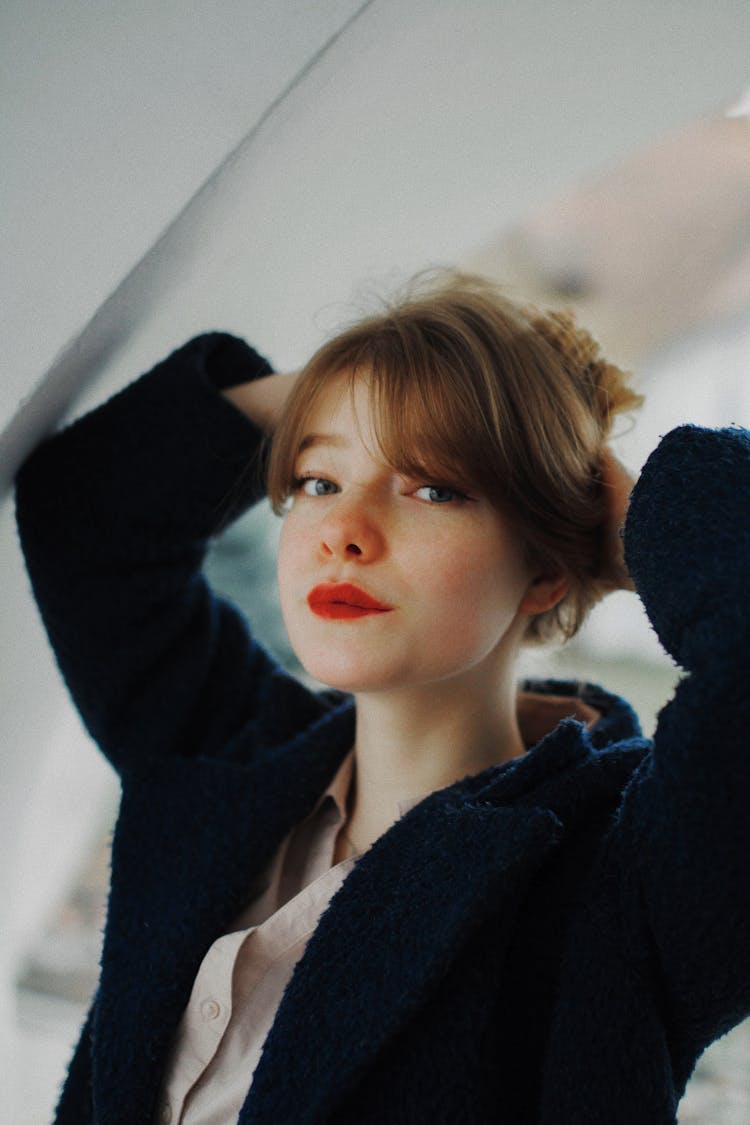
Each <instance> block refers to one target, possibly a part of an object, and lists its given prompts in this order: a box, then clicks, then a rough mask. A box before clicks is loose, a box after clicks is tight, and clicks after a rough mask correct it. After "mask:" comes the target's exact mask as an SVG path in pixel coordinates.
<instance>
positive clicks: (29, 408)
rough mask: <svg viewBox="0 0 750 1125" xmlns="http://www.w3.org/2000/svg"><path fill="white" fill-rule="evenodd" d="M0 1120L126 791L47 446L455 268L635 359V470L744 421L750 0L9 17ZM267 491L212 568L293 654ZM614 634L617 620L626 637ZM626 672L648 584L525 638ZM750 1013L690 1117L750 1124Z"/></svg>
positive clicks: (87, 972) (80, 989)
mask: <svg viewBox="0 0 750 1125" xmlns="http://www.w3.org/2000/svg"><path fill="white" fill-rule="evenodd" d="M0 31H2V35H0V58H2V82H3V115H2V119H0V135H1V136H2V148H3V152H4V154H5V158H4V168H3V176H4V181H5V183H4V200H5V206H4V208H3V211H2V213H1V214H0V238H1V239H2V247H3V264H4V267H5V268H4V278H5V292H4V294H3V300H2V303H1V306H2V311H1V312H0V317H1V318H2V325H3V329H4V331H3V341H4V356H5V361H6V368H5V371H4V372H3V378H2V380H0V429H2V434H1V435H0V502H1V503H2V510H1V511H0V558H1V559H2V574H3V589H2V594H1V595H0V629H1V630H2V633H1V635H2V640H3V643H2V646H1V647H0V692H1V693H2V694H1V697H0V716H2V718H0V748H1V750H2V755H3V786H2V789H1V790H0V850H1V852H2V855H3V857H4V860H5V862H4V864H3V866H2V869H1V870H0V910H1V911H2V917H1V918H0V1051H1V1052H2V1057H3V1061H4V1062H5V1061H6V1059H7V1065H5V1066H4V1068H3V1070H4V1073H5V1074H7V1075H12V1076H13V1077H14V1078H15V1084H14V1083H13V1082H6V1083H4V1084H3V1089H2V1092H1V1093H0V1097H3V1098H5V1099H6V1102H5V1103H4V1104H2V1105H0V1120H3V1121H4V1120H7V1121H9V1122H13V1125H32V1123H33V1125H37V1123H38V1122H41V1121H44V1120H47V1119H48V1117H49V1115H50V1113H51V1106H52V1104H53V1102H54V1100H55V1094H56V1088H57V1086H58V1084H59V1082H60V1080H61V1078H62V1074H63V1071H64V1068H65V1064H66V1061H67V1058H68V1056H69V1052H70V1049H71V1046H72V1044H73V1042H74V1040H75V1038H76V1035H77V1031H78V1025H79V1023H80V1020H81V1018H82V1014H83V1011H84V1007H85V1004H86V1002H87V999H88V996H89V994H90V991H91V988H92V987H93V983H94V980H95V976H96V968H97V956H98V952H97V951H98V941H99V932H100V929H101V922H102V918H103V915H104V909H105V898H106V872H107V839H108V834H109V831H110V828H111V824H112V818H113V815H114V809H115V806H116V799H117V793H116V788H115V785H114V781H113V779H112V776H111V774H110V772H109V770H108V768H107V767H106V765H104V763H103V762H102V761H101V759H100V757H99V755H98V754H97V753H96V751H95V749H94V748H93V747H92V746H91V744H90V742H89V740H88V737H87V736H86V734H85V732H84V731H83V730H82V729H81V727H80V723H79V722H78V719H77V717H76V715H75V713H74V712H73V710H72V708H71V705H70V703H69V701H68V698H67V696H66V694H65V691H64V689H63V687H62V685H61V684H60V682H59V678H58V675H57V672H56V669H55V666H54V661H53V658H52V656H51V654H50V652H49V649H48V647H47V644H46V641H45V639H44V636H43V633H42V629H41V626H40V624H39V622H38V619H37V616H36V612H35V609H34V606H33V602H32V599H31V595H30V593H29V590H28V585H27V581H26V578H25V574H24V571H23V566H22V563H21V560H20V556H19V552H18V549H17V544H16V541H15V532H14V529H13V521H12V504H11V499H10V495H9V491H8V490H9V486H10V481H11V479H12V475H13V472H14V470H15V468H16V466H17V464H18V463H19V461H20V459H21V457H22V456H23V455H24V452H25V451H26V450H27V449H29V448H30V447H31V445H32V444H33V443H35V442H36V441H37V440H38V439H39V437H40V436H41V435H42V434H43V433H45V432H47V431H48V430H49V429H50V428H51V427H53V426H55V425H57V424H59V423H60V422H61V421H62V420H63V419H64V418H65V417H68V416H70V415H71V414H75V413H78V412H80V411H82V410H84V409H87V408H88V407H90V406H91V405H93V404H94V403H95V402H97V401H100V400H101V399H103V398H104V397H106V396H107V395H109V394H110V393H112V392H113V391H114V390H115V389H117V388H118V387H120V386H122V385H123V384H124V383H125V382H127V381H129V380H130V379H131V378H133V377H134V376H135V375H136V374H138V373H139V372H140V371H141V370H144V369H145V368H147V367H148V366H150V365H151V364H152V363H154V362H155V361H156V360H157V359H159V358H160V357H161V356H162V355H163V354H164V353H165V352H166V351H168V350H169V349H170V348H172V347H173V346H175V345H176V344H178V343H179V342H181V341H182V340H184V339H186V338H187V337H189V336H190V335H193V334H195V333H197V332H199V331H201V330H204V329H208V328H214V327H219V328H225V329H228V330H231V331H236V332H238V333H240V334H242V335H245V336H247V337H248V338H249V339H250V340H252V341H253V342H254V343H255V344H256V346H257V347H258V348H259V349H260V350H262V351H265V352H266V354H268V355H269V357H270V358H271V359H272V360H273V361H274V363H275V364H276V365H277V366H279V367H281V368H289V369H291V368H293V367H296V366H298V365H299V364H300V363H301V362H302V361H303V360H304V359H305V358H306V357H307V355H308V354H309V353H310V351H311V350H312V349H313V348H314V347H315V346H316V345H317V344H318V343H319V342H321V340H322V338H323V337H324V336H325V335H326V334H327V333H329V332H330V331H332V330H333V329H334V328H335V327H336V326H337V325H338V324H339V323H340V321H341V320H343V319H348V318H350V317H351V316H352V315H356V313H357V312H358V311H360V310H361V309H363V308H364V307H367V303H368V300H369V299H370V297H371V295H372V294H374V293H382V292H383V291H387V290H388V289H389V288H390V287H392V286H394V285H398V284H399V283H400V282H401V281H403V280H404V279H405V278H406V277H408V276H409V275H411V274H412V273H414V272H416V271H417V270H419V269H422V268H423V267H425V266H426V265H431V264H453V263H460V264H463V265H465V266H467V267H470V268H476V269H482V270H484V271H485V272H489V273H491V274H492V275H493V276H495V277H497V278H498V279H499V280H501V281H503V282H504V283H505V284H507V285H508V287H509V289H510V290H511V293H512V294H515V295H518V296H523V297H525V298H527V299H530V300H534V301H537V302H538V303H541V304H551V305H558V306H559V305H564V306H570V307H573V308H575V309H576V311H577V312H578V314H579V317H580V319H581V321H582V322H583V323H584V324H586V325H587V326H590V327H591V328H592V329H593V330H594V331H595V333H597V334H598V335H599V336H600V338H601V339H602V341H603V343H604V345H605V347H606V350H607V352H608V353H609V354H610V355H611V357H612V359H614V360H615V361H619V362H621V363H623V364H624V365H626V366H628V365H632V366H633V367H634V368H636V370H637V384H638V387H639V389H641V390H643V391H644V393H645V394H646V396H647V403H646V407H645V408H644V411H643V414H642V418H641V419H640V420H639V421H638V423H637V425H636V426H635V427H634V428H633V429H632V430H627V429H625V431H624V432H623V433H622V434H621V435H620V436H619V438H618V441H617V448H618V452H619V453H620V456H621V457H622V458H623V459H624V460H625V461H626V463H627V464H629V465H630V466H631V467H632V468H633V469H637V468H638V467H639V466H640V464H641V463H642V461H643V459H644V458H645V456H646V454H647V452H648V451H649V450H650V449H651V448H652V447H653V445H654V444H655V442H656V441H657V440H658V436H659V434H660V433H663V432H664V431H665V430H667V429H669V428H671V427H672V426H674V425H676V424H678V423H680V422H683V421H694V422H702V423H704V424H708V425H711V424H725V423H726V422H729V421H735V422H739V423H743V422H744V424H746V425H747V424H748V422H749V421H750V402H749V401H748V379H747V377H746V375H745V371H746V368H747V366H748V358H749V355H750V302H749V301H748V297H749V296H750V293H749V290H750V255H749V240H750V192H749V191H748V186H750V184H749V182H748V181H749V180H750V134H749V133H748V120H747V111H748V108H750V106H749V105H748V99H747V95H745V94H743V91H744V90H745V88H746V86H747V83H748V81H749V76H748V63H747V42H748V35H749V33H750V8H749V7H748V6H742V5H738V4H737V3H735V2H734V0H716V2H715V3H714V4H712V5H710V6H708V5H705V4H699V3H698V2H697V0H680V2H679V3H678V2H677V0H671V2H669V3H666V4H662V5H654V4H651V3H646V2H645V0H620V2H619V3H615V2H614V0H580V2H579V3H577V4H576V5H575V6H573V5H564V4H561V3H560V2H559V0H554V2H553V0H540V2H539V3H537V4H534V5H530V4H524V3H521V2H520V0H511V2H509V3H503V4H497V3H491V2H489V0H462V2H458V0H406V2H403V0H398V2H397V0H368V2H365V3H362V0H321V2H319V3H316V4H308V5H303V4H299V3H297V2H296V0H254V2H253V4H251V5H248V4H247V3H245V2H240V0H221V2H220V3H218V4H217V3H216V2H215V0H179V2H178V0H160V3H159V4H156V5H154V4H152V3H147V2H146V0H130V3H128V4H127V5H110V4H107V5H96V6H92V5H91V4H88V3H86V2H85V0H57V2H56V3H53V2H52V0H32V2H31V3H28V2H24V3H22V2H21V0H6V2H5V3H4V4H3V10H2V13H0ZM277 530H278V529H277V525H276V522H275V521H274V519H273V517H272V516H271V515H270V513H269V512H268V510H267V509H265V508H263V507H261V508H260V509H258V511H257V512H253V513H252V514H250V515H249V516H247V517H245V518H244V519H243V520H241V521H240V522H239V523H238V524H237V525H236V527H234V528H233V529H231V530H230V531H229V532H228V533H227V534H226V535H225V536H224V537H223V538H222V539H221V540H219V541H218V542H217V544H216V545H215V547H214V549H213V551H212V554H211V557H210V559H209V564H208V566H209V573H210V575H211V577H212V579H213V581H214V582H215V583H216V584H217V586H219V588H221V589H222V590H224V591H226V592H227V593H229V594H230V595H231V596H233V597H235V598H236V599H237V600H238V601H240V602H241V604H243V605H244V606H246V608H247V610H248V613H249V615H250V616H251V619H252V622H253V625H254V626H255V628H256V629H257V631H258V632H259V633H260V634H261V635H262V636H263V637H264V638H265V639H266V640H267V642H268V644H269V645H270V646H271V647H272V648H273V649H274V651H275V652H277V653H278V655H279V656H280V657H281V658H282V659H285V660H288V659H289V658H290V656H289V652H288V646H287V644H286V640H285V638H284V635H283V630H282V629H281V627H280V624H279V619H278V614H277V610H276V604H275V593H274V580H273V563H272V560H273V555H274V537H275V535H276V534H277ZM613 630H615V631H616V633H617V636H618V645H617V649H616V651H614V652H613V648H612V644H611V637H612V635H613ZM537 667H543V668H544V669H545V670H546V671H550V670H551V671H552V672H555V671H557V672H559V673H560V674H562V675H565V676H568V675H576V676H580V677H582V678H587V679H595V680H597V681H600V682H603V683H605V684H606V685H607V686H609V687H611V688H612V689H614V690H617V691H620V692H622V693H623V694H625V695H627V696H628V697H629V698H631V699H632V701H633V702H634V703H635V705H636V708H637V709H638V711H639V713H640V714H641V715H642V717H643V721H644V727H645V728H646V729H647V731H651V730H652V729H653V725H654V722H655V716H656V713H657V711H658V709H659V707H660V706H661V705H662V704H663V703H664V702H665V701H666V700H667V698H668V697H669V694H670V692H671V690H672V686H673V684H674V682H675V678H676V671H675V669H674V668H673V667H672V665H671V664H670V662H669V661H668V660H667V659H666V657H665V656H664V655H663V654H662V653H661V651H660V649H659V646H658V644H657V643H656V641H655V639H654V637H653V634H652V633H651V632H650V629H649V627H648V624H647V622H645V620H644V618H643V615H642V614H641V612H640V610H639V607H638V603H637V600H636V599H634V598H633V597H632V596H629V595H626V594H623V595H616V596H614V597H612V598H610V599H608V600H607V601H606V602H605V603H603V605H602V606H601V607H599V609H597V611H596V612H595V614H594V615H593V617H592V620H591V622H590V624H589V625H588V626H587V628H586V629H585V630H584V632H583V633H582V634H581V635H580V636H579V637H578V638H576V640H575V642H574V643H572V644H571V645H569V646H567V647H566V648H565V649H563V650H561V651H560V652H556V653H538V654H534V656H533V659H532V658H530V670H536V668H537ZM749 1063H750V1032H749V1031H748V1027H747V1025H744V1026H743V1027H742V1028H740V1029H737V1031H735V1032H733V1033H732V1034H731V1035H730V1036H729V1037H727V1038H726V1039H724V1040H722V1041H721V1042H720V1043H719V1044H717V1045H716V1047H714V1048H712V1049H711V1051H709V1052H708V1053H707V1055H706V1056H704V1059H703V1060H702V1061H701V1064H700V1066H699V1070H698V1073H697V1074H696V1076H695V1078H694V1079H693V1082H692V1083H691V1087H690V1089H689V1092H688V1095H687V1097H686V1098H685V1100H684V1102H683V1105H682V1106H681V1113H680V1121H681V1123H682V1125H688V1123H690V1122H704V1123H706V1125H708V1123H711V1125H714V1123H718V1125H721V1123H724V1125H734V1123H735V1122H737V1123H739V1122H740V1121H741V1122H743V1123H745V1122H747V1120H748V1119H750V1089H749V1088H748V1087H749V1080H748V1073H750V1066H749V1065H748V1064H749Z"/></svg>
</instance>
